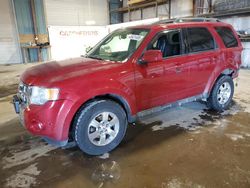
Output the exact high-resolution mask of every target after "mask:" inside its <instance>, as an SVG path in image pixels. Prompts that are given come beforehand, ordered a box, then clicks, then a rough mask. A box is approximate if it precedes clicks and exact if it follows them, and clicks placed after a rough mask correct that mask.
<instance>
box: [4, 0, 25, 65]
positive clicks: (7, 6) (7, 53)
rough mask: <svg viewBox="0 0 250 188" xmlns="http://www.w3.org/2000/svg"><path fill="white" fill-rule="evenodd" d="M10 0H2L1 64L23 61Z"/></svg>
mask: <svg viewBox="0 0 250 188" xmlns="http://www.w3.org/2000/svg"><path fill="white" fill-rule="evenodd" d="M12 10H13V9H12V4H11V1H10V0H1V6H0V13H1V16H0V64H14V63H21V62H22V59H21V54H20V50H19V48H18V40H17V32H16V26H15V21H14V15H13V12H12Z"/></svg>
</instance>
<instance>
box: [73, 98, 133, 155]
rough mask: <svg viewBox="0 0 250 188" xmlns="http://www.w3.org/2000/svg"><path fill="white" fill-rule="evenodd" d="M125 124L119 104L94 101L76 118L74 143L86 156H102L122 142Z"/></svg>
mask: <svg viewBox="0 0 250 188" xmlns="http://www.w3.org/2000/svg"><path fill="white" fill-rule="evenodd" d="M127 124H128V123H127V117H126V113H125V111H124V110H123V108H122V107H121V106H120V105H119V104H117V103H115V102H113V101H110V100H100V101H94V102H92V103H90V104H88V105H87V106H86V107H85V108H83V109H82V110H80V112H79V113H78V116H77V117H76V121H75V131H74V134H75V135H74V136H75V140H76V143H77V145H78V146H79V148H80V149H81V150H82V151H83V152H85V153H87V154H90V155H101V154H104V153H106V152H109V151H111V150H113V149H114V148H115V147H117V146H118V144H119V143H120V142H121V141H122V139H123V137H124V135H125V132H126V129H127Z"/></svg>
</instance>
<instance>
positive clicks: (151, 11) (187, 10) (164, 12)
mask: <svg viewBox="0 0 250 188" xmlns="http://www.w3.org/2000/svg"><path fill="white" fill-rule="evenodd" d="M126 6H127V0H123V7H126ZM168 8H169V5H168V3H166V4H163V5H159V6H158V17H162V18H168V16H169V15H168V12H169V10H168ZM155 9H156V7H149V8H144V9H143V18H142V19H148V18H155V17H156V15H155V11H156V10H155ZM192 15H193V1H192V0H171V18H178V17H185V16H192ZM140 19H141V11H140V10H136V11H131V21H135V20H140ZM123 20H124V22H128V21H129V16H128V13H124V14H123Z"/></svg>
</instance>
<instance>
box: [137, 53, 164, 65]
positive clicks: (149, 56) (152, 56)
mask: <svg viewBox="0 0 250 188" xmlns="http://www.w3.org/2000/svg"><path fill="white" fill-rule="evenodd" d="M162 59H163V58H162V52H161V50H148V51H146V52H145V53H144V54H143V56H142V58H141V59H140V60H139V64H147V63H153V62H159V61H162Z"/></svg>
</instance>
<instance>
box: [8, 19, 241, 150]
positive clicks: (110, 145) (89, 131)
mask: <svg viewBox="0 0 250 188" xmlns="http://www.w3.org/2000/svg"><path fill="white" fill-rule="evenodd" d="M241 51H242V45H241V42H240V40H239V38H238V36H237V34H236V32H235V31H234V29H233V28H232V26H231V25H228V24H226V23H222V22H218V21H209V20H205V21H204V22H200V20H199V21H195V20H193V21H189V22H185V21H183V20H182V22H181V21H177V22H173V23H157V24H153V25H148V26H136V27H129V28H126V29H119V30H116V31H114V32H112V33H111V34H109V35H108V36H107V37H106V38H104V39H103V40H102V41H101V42H99V43H98V44H97V45H96V46H95V47H94V48H93V49H92V50H91V51H90V52H89V53H88V54H87V55H86V56H85V57H80V58H75V59H68V60H64V61H60V62H57V61H55V62H50V63H45V64H42V65H38V66H35V67H32V68H29V69H28V70H27V71H26V72H25V73H24V74H23V75H22V76H21V83H20V85H19V92H18V94H17V95H15V96H14V99H13V101H14V106H15V110H16V112H17V113H19V114H20V117H21V121H22V122H23V124H24V126H25V127H26V128H27V129H28V131H29V132H31V133H32V134H34V135H39V136H42V137H44V138H45V139H46V140H47V141H48V142H52V143H56V144H58V145H60V146H64V145H66V144H67V143H68V141H69V140H74V141H75V142H76V143H77V145H78V146H79V148H80V149H81V150H82V151H84V152H86V153H88V154H91V155H99V154H103V153H105V152H109V151H111V150H112V149H114V148H115V147H117V145H118V144H119V143H120V142H121V141H122V139H123V137H124V135H125V132H126V128H127V124H128V122H130V123H131V122H134V121H135V120H136V117H138V116H140V115H143V114H145V113H143V112H145V111H146V110H149V109H151V110H152V108H156V107H159V106H163V105H169V104H173V103H174V104H180V103H184V102H190V101H193V100H198V99H202V100H206V101H207V103H208V104H209V106H210V107H211V108H212V109H215V110H217V111H222V110H224V109H226V108H227V107H228V106H229V103H230V102H231V100H232V97H233V93H234V83H233V79H234V78H236V77H237V76H238V71H239V68H240V65H241Z"/></svg>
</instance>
